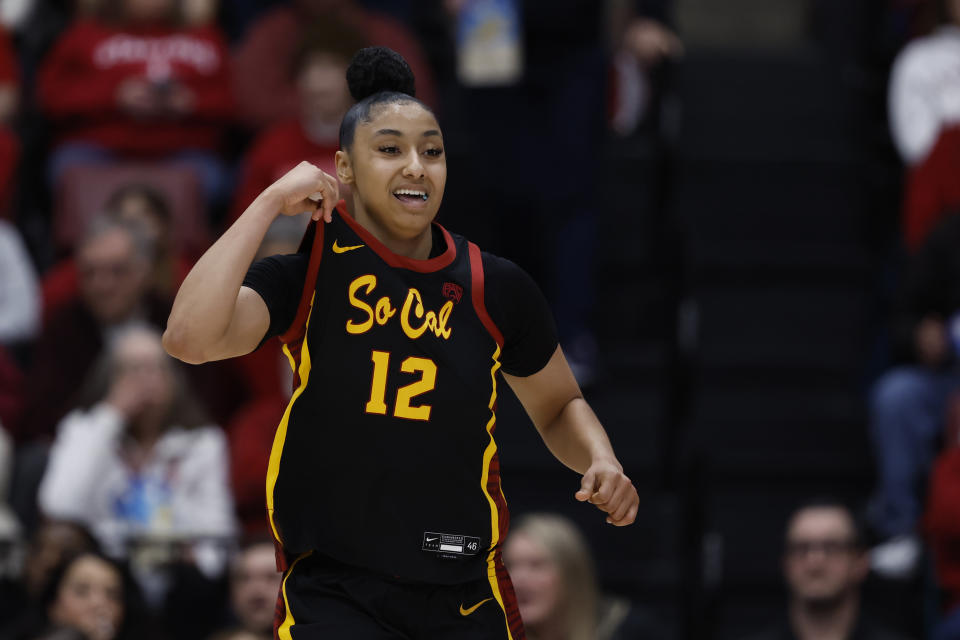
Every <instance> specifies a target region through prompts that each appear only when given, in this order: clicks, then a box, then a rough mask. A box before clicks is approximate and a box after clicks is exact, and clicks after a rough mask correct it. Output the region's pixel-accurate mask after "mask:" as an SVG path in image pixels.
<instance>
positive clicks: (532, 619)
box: [503, 532, 563, 628]
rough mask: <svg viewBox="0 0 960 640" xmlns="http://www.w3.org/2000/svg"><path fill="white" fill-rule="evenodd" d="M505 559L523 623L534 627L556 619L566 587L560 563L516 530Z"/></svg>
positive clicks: (528, 537)
mask: <svg viewBox="0 0 960 640" xmlns="http://www.w3.org/2000/svg"><path fill="white" fill-rule="evenodd" d="M503 559H504V562H505V563H506V565H507V569H508V570H509V572H510V580H511V581H512V582H513V589H514V591H515V592H516V594H517V605H518V606H519V607H520V617H521V618H523V622H524V624H526V625H527V626H528V627H531V628H535V627H537V626H539V625H541V624H544V623H546V622H549V621H550V620H552V619H554V618H555V617H556V616H557V615H558V614H559V612H560V609H561V606H562V604H563V603H562V599H563V596H562V591H563V588H562V581H561V578H560V571H559V569H558V567H557V564H556V562H554V560H553V558H551V557H550V554H549V553H548V552H547V550H546V549H545V548H544V546H543V545H542V544H540V543H539V542H537V541H536V540H535V539H533V538H532V537H530V536H528V535H525V534H523V533H520V532H517V533H514V534H513V535H512V536H510V538H509V540H508V541H507V546H506V548H505V549H504V552H503Z"/></svg>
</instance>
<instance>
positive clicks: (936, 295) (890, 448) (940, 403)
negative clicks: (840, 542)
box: [868, 214, 960, 578]
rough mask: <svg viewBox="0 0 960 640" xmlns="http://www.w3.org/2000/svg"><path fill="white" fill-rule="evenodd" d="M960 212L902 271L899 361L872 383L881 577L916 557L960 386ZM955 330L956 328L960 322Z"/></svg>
mask: <svg viewBox="0 0 960 640" xmlns="http://www.w3.org/2000/svg"><path fill="white" fill-rule="evenodd" d="M958 246H960V215H956V214H952V215H948V216H946V217H945V218H943V219H942V220H941V221H940V222H939V223H938V225H937V226H936V227H935V228H934V229H933V231H931V233H930V235H929V237H928V238H927V239H926V241H925V242H924V245H923V246H922V247H921V249H920V251H919V252H918V253H917V254H916V255H915V256H913V257H912V258H911V261H910V263H909V264H908V265H907V268H906V269H905V272H904V274H903V282H902V284H901V291H900V293H899V295H898V301H897V308H896V310H895V316H894V323H893V327H892V340H893V346H894V350H895V352H896V356H897V358H898V360H899V361H900V362H901V364H899V365H897V366H895V367H893V368H892V369H891V370H890V371H888V372H887V373H885V374H884V375H883V376H882V377H881V378H880V379H879V380H878V381H877V382H876V384H875V385H874V388H873V391H872V397H871V402H870V435H871V439H872V441H873V449H874V455H875V456H876V466H877V486H876V488H875V490H874V494H873V497H872V498H871V501H870V505H869V510H868V518H869V524H870V526H871V527H872V528H873V529H874V530H875V532H876V533H877V534H878V536H879V537H880V538H881V540H882V541H883V542H882V543H881V544H880V545H879V546H877V547H876V548H875V549H874V550H873V553H872V558H873V568H874V569H875V570H876V571H878V572H879V573H880V574H881V575H884V576H886V577H891V578H904V577H908V576H910V575H912V573H913V572H914V570H915V569H916V566H917V561H918V559H919V555H920V543H919V539H918V537H917V531H918V529H917V526H918V524H919V520H920V514H921V506H920V504H921V496H922V495H923V491H924V487H925V483H926V477H927V474H928V473H929V471H930V465H931V463H932V461H933V457H934V453H935V452H936V449H937V447H938V443H939V442H940V437H941V434H942V432H943V425H944V418H945V414H946V407H947V399H948V398H949V397H950V394H951V393H952V392H953V391H954V390H955V389H957V388H958V387H960V370H958V367H957V355H956V354H957V350H956V349H957V346H956V345H957V344H958V343H957V342H955V341H954V340H955V338H951V331H952V327H953V326H955V324H954V322H955V321H956V318H955V317H954V316H955V314H956V313H957V312H958V311H960V252H958V251H957V250H956V248H957V247H958ZM958 328H960V327H958Z"/></svg>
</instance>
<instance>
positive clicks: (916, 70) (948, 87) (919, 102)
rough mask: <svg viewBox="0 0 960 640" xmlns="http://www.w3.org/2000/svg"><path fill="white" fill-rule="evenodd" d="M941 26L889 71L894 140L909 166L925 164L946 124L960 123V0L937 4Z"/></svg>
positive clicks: (917, 42) (909, 46)
mask: <svg viewBox="0 0 960 640" xmlns="http://www.w3.org/2000/svg"><path fill="white" fill-rule="evenodd" d="M938 4H940V5H941V9H940V10H941V16H940V22H941V25H940V27H939V28H937V29H936V30H935V31H934V32H933V33H931V34H930V35H927V36H923V37H919V38H916V39H914V40H913V41H912V42H910V43H909V44H907V46H906V47H904V49H903V51H901V52H900V53H899V55H898V56H897V58H896V60H895V61H894V63H893V68H892V70H891V72H890V90H889V91H890V93H889V111H890V128H891V133H892V134H893V141H894V143H895V144H896V147H897V151H899V152H900V157H901V158H902V159H903V161H904V163H905V164H906V165H907V166H908V167H911V166H914V165H916V164H917V163H918V162H921V161H922V160H923V159H924V158H925V157H926V156H927V154H928V153H930V150H931V149H933V146H934V144H936V142H937V137H938V136H939V135H940V132H941V131H942V130H943V129H944V127H946V126H950V125H954V124H960V81H958V79H957V77H956V74H955V73H954V70H955V68H956V65H957V64H960V29H958V27H960V1H958V0H938Z"/></svg>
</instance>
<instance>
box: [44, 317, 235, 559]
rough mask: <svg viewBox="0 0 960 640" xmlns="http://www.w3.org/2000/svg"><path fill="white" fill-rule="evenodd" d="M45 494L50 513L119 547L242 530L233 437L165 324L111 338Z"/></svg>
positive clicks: (63, 431) (216, 537)
mask: <svg viewBox="0 0 960 640" xmlns="http://www.w3.org/2000/svg"><path fill="white" fill-rule="evenodd" d="M39 502H40V507H41V509H42V511H43V512H44V513H45V514H46V515H48V516H49V517H53V518H64V519H72V520H76V521H79V522H83V523H85V524H86V525H87V526H89V527H90V529H91V531H93V532H94V534H95V535H96V536H97V538H98V539H99V540H100V542H101V544H102V545H103V547H104V549H105V550H106V551H108V552H109V553H110V554H111V555H116V556H123V555H124V554H125V552H126V551H127V547H128V545H129V544H131V543H133V542H139V541H147V542H149V541H151V540H155V539H162V540H175V541H179V542H183V543H186V544H187V546H188V548H190V545H191V543H192V541H193V540H195V539H197V540H199V539H203V538H210V539H212V541H213V542H214V543H218V542H219V543H222V542H224V541H226V540H228V539H229V537H230V536H232V535H233V533H234V522H233V504H232V500H231V496H230V489H229V486H228V470H227V448H226V441H225V439H224V437H223V433H222V432H221V431H220V430H219V429H218V428H217V427H214V426H211V425H208V424H206V423H205V421H204V420H203V418H202V416H201V414H200V411H199V409H198V407H197V405H196V402H195V401H194V399H193V397H192V396H191V394H190V391H189V389H188V388H187V387H186V385H185V384H184V380H183V378H182V377H181V376H180V375H179V372H178V370H177V369H176V368H175V366H174V361H173V359H172V358H170V357H169V356H168V355H167V354H166V352H165V351H164V350H163V347H162V345H161V343H160V334H159V332H158V331H157V330H155V329H153V328H150V327H147V326H134V327H129V328H126V329H124V330H122V332H121V333H119V334H118V335H117V336H116V337H115V339H114V340H113V341H112V342H111V343H109V344H108V345H107V347H106V349H105V351H104V353H103V355H102V356H101V357H100V360H99V362H98V363H97V366H96V367H95V369H94V371H93V372H92V373H91V375H90V376H89V377H88V378H87V379H86V385H85V389H84V390H83V393H82V397H81V399H80V402H79V405H78V407H77V408H76V409H74V410H73V411H71V412H70V413H69V414H68V415H67V416H66V418H64V419H63V421H62V422H61V424H60V425H59V427H58V430H57V437H56V440H55V441H54V443H53V447H52V448H51V451H50V461H49V465H48V467H47V471H46V474H45V475H44V478H43V481H42V482H41V485H40V493H39ZM194 547H198V545H194ZM203 568H204V567H201V569H203Z"/></svg>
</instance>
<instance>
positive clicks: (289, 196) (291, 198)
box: [267, 161, 340, 222]
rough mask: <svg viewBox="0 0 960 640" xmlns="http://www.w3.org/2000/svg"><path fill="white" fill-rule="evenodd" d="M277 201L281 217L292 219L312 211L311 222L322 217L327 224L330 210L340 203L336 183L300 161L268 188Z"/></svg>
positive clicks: (335, 180)
mask: <svg viewBox="0 0 960 640" xmlns="http://www.w3.org/2000/svg"><path fill="white" fill-rule="evenodd" d="M267 188H268V189H270V190H272V191H273V192H274V193H275V194H276V195H277V197H278V198H279V200H280V213H282V214H284V215H286V216H295V215H297V214H300V213H303V212H304V211H312V212H313V216H312V217H313V219H314V220H320V218H321V216H322V217H323V219H324V220H326V221H327V222H330V221H331V220H333V208H334V207H335V206H336V204H337V201H338V200H339V199H340V187H339V184H338V183H337V179H336V178H334V177H333V176H331V175H329V174H326V173H324V172H323V171H321V170H320V169H319V168H317V167H316V166H314V165H312V164H310V163H309V162H307V161H303V162H301V163H300V164H298V165H297V166H295V167H294V168H293V169H290V171H288V172H286V173H285V174H283V176H282V177H281V178H280V179H279V180H277V181H276V182H274V183H273V184H272V185H270V186H269V187H267Z"/></svg>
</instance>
